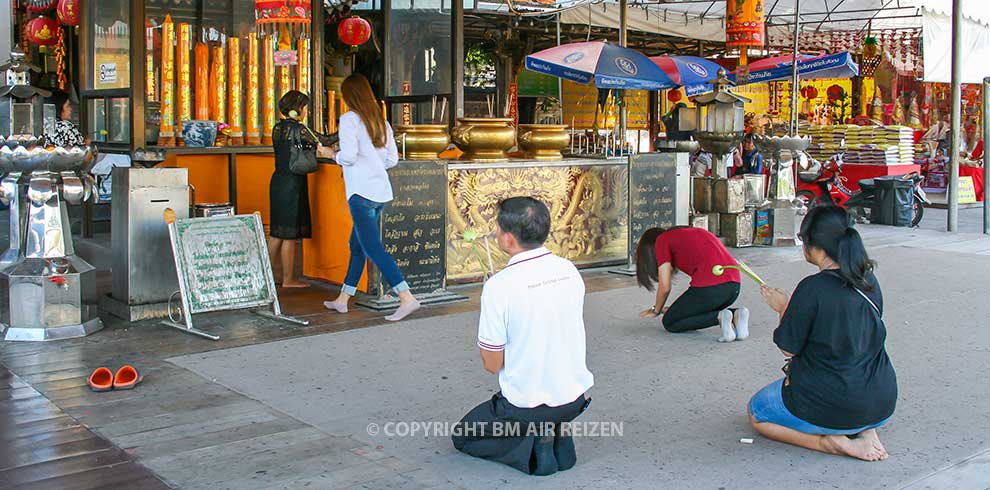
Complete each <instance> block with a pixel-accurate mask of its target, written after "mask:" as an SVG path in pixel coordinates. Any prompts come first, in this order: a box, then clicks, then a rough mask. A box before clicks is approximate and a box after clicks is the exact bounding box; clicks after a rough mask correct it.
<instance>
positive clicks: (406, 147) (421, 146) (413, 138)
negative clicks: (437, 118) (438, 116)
mask: <svg viewBox="0 0 990 490" xmlns="http://www.w3.org/2000/svg"><path fill="white" fill-rule="evenodd" d="M395 143H396V144H397V145H398V146H399V150H400V151H402V152H403V156H404V158H405V159H406V160H436V159H437V158H438V157H437V155H438V154H439V153H440V152H442V151H444V150H446V149H447V146H448V145H450V136H449V135H448V134H447V125H446V124H407V125H401V126H396V127H395Z"/></svg>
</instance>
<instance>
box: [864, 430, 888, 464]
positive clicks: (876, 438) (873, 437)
mask: <svg viewBox="0 0 990 490" xmlns="http://www.w3.org/2000/svg"><path fill="white" fill-rule="evenodd" d="M858 437H860V438H862V439H866V440H868V441H870V442H872V443H873V447H874V448H876V449H877V450H879V451H880V453H881V454H883V457H882V458H880V459H887V457H888V456H890V455H889V454H887V448H885V447H883V443H882V442H880V434H878V433H877V430H876V429H870V430H865V431H863V432H861V433H860V434H859V436H858Z"/></svg>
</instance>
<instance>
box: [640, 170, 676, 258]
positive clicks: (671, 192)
mask: <svg viewBox="0 0 990 490" xmlns="http://www.w3.org/2000/svg"><path fill="white" fill-rule="evenodd" d="M685 156H686V154H678V153H640V154H636V155H631V156H630V157H629V256H630V257H633V256H635V254H636V244H637V243H638V242H639V237H641V236H642V235H643V232H645V231H646V230H648V229H650V228H655V227H661V228H670V227H672V226H674V225H676V224H677V214H678V212H677V161H678V158H682V159H683V158H685Z"/></svg>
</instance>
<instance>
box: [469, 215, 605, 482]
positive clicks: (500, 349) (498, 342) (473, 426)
mask: <svg viewBox="0 0 990 490" xmlns="http://www.w3.org/2000/svg"><path fill="white" fill-rule="evenodd" d="M496 224H497V227H496V239H497V242H498V247H499V248H500V249H502V250H503V251H504V252H506V253H507V254H509V255H510V256H511V258H510V259H509V264H508V265H506V266H505V268H504V269H502V270H501V271H500V272H499V273H497V274H495V275H494V276H492V277H491V278H490V279H489V280H488V281H487V282H485V286H484V289H483V290H482V292H481V317H480V319H479V320H478V347H479V348H480V350H481V361H482V363H483V364H484V367H485V370H486V371H488V372H490V373H492V374H498V384H499V387H500V388H501V391H500V392H498V393H496V394H495V396H493V397H491V399H489V400H486V401H485V402H484V403H482V404H480V405H478V406H477V407H475V408H474V409H472V410H471V411H470V412H468V414H467V415H465V416H464V418H463V419H461V421H460V422H459V423H458V425H457V426H456V427H457V428H458V431H457V432H455V434H454V435H453V437H452V442H453V443H454V447H455V448H456V449H457V450H459V451H462V452H464V453H467V454H469V455H472V456H475V457H479V458H484V459H489V460H492V461H497V462H499V463H502V464H506V465H509V466H511V467H513V468H515V469H517V470H519V471H522V472H524V473H527V474H530V475H549V474H552V473H556V472H557V471H563V470H567V469H569V468H571V467H573V466H574V464H575V463H576V462H577V455H576V453H575V450H574V441H573V439H572V438H571V436H570V435H568V434H567V432H566V429H561V424H565V423H568V422H571V421H573V420H574V419H575V418H577V417H578V415H580V414H581V413H582V412H583V411H584V410H585V409H586V408H587V406H588V403H590V399H586V398H585V393H586V392H587V391H588V390H589V389H591V386H592V385H593V384H594V381H595V378H594V376H593V375H592V374H591V372H590V371H588V367H587V364H586V361H585V330H584V291H585V289H584V280H583V279H582V278H581V274H580V273H579V272H578V270H577V267H575V266H574V264H572V263H571V262H570V261H569V260H567V259H564V258H562V257H558V256H556V255H554V254H553V253H551V252H550V251H549V250H547V249H546V247H544V246H543V243H544V242H545V241H546V239H547V236H548V235H549V234H550V211H549V210H548V209H547V207H546V205H545V204H543V203H542V202H540V201H537V200H536V199H533V198H531V197H513V198H510V199H506V200H504V201H502V202H500V203H499V204H498V217H497V218H496ZM509 424H517V425H511V426H510V425H509ZM510 430H511V431H512V432H511V433H510V432H509V431H510ZM458 432H459V433H458ZM509 434H513V436H509Z"/></svg>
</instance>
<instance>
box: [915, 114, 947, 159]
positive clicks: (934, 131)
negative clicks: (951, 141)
mask: <svg viewBox="0 0 990 490" xmlns="http://www.w3.org/2000/svg"><path fill="white" fill-rule="evenodd" d="M951 131H952V125H951V124H949V117H948V116H944V115H943V116H942V117H941V118H940V119H939V120H938V121H936V122H935V124H934V125H933V126H932V127H931V128H929V129H928V131H927V132H926V133H925V135H924V136H922V137H921V141H922V142H924V143H925V144H927V145H928V149H929V152H930V153H929V157H930V158H935V156H936V153H937V152H938V150H940V149H942V150H944V149H945V148H946V146H947V144H948V138H949V133H950V132H951Z"/></svg>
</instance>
